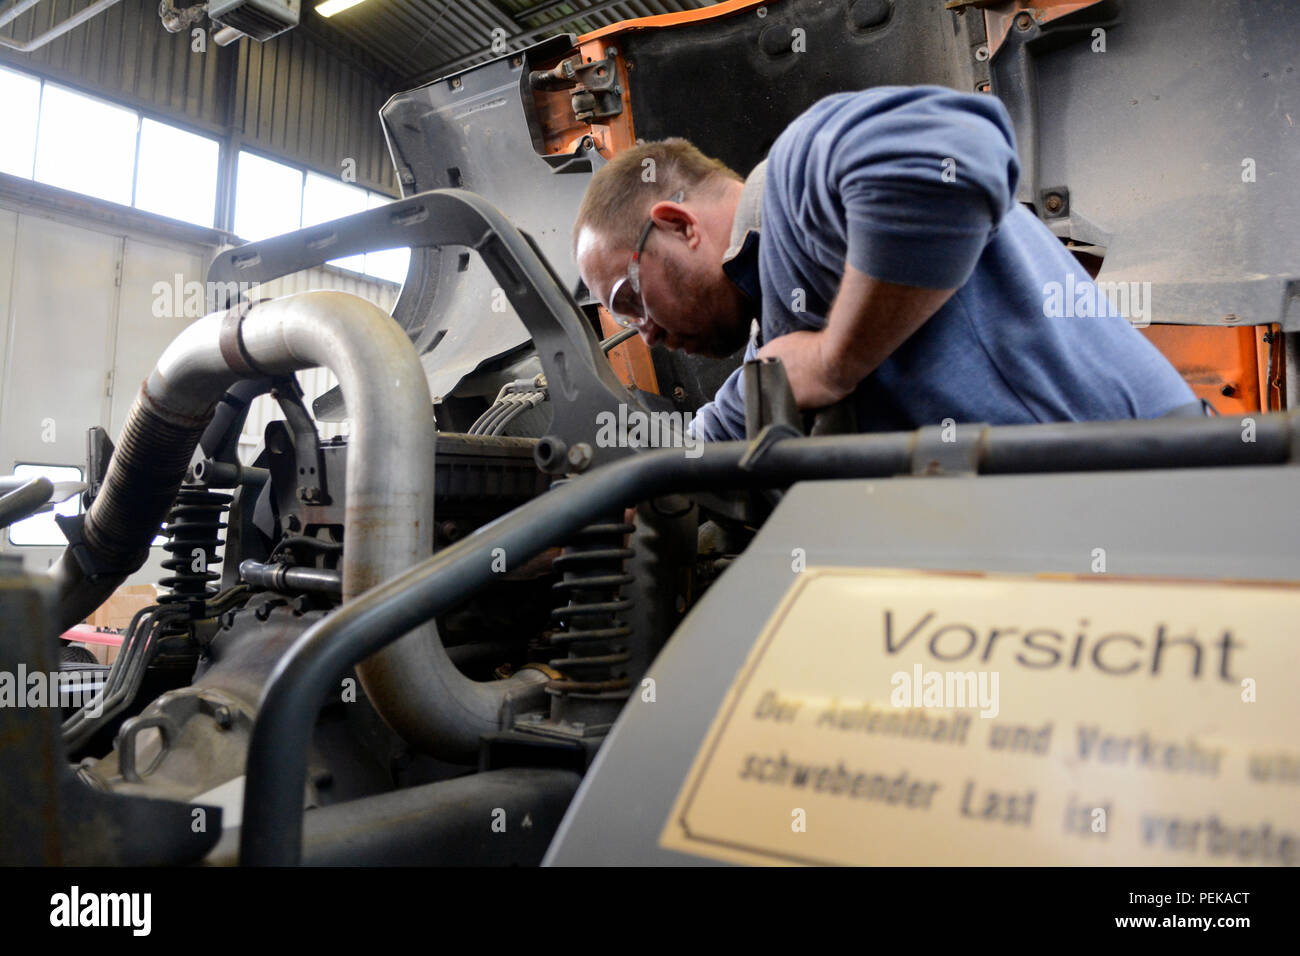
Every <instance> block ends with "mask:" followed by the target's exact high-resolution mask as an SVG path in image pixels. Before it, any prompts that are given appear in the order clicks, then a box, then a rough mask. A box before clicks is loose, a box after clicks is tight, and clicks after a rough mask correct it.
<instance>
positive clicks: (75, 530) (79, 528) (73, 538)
mask: <svg viewBox="0 0 1300 956" xmlns="http://www.w3.org/2000/svg"><path fill="white" fill-rule="evenodd" d="M85 522H86V516H85V515H84V514H79V515H61V514H56V515H55V516H54V523H55V524H57V525H58V526H59V530H60V531H62V532H63V536H64V537H65V538H67V539H68V551H70V552H71V553H72V556H73V557H74V558H75V559H76V561H77V564H78V565H79V566H80V568H81V573H82V574H84V575H85V576H86V577H87V578H89V579H90V580H92V581H94V580H97V579H98V578H99V577H100V576H101V575H107V576H108V577H115V576H117V577H126V576H127V575H128V574H132V573H133V572H135V571H137V570H139V569H140V568H141V567H143V566H144V563H145V562H146V561H148V560H149V549H148V548H145V549H144V550H143V551H140V552H139V553H138V554H136V555H135V556H134V557H133V558H131V560H130V561H128V562H127V563H126V564H124V565H121V566H119V565H116V564H112V565H110V564H105V563H104V562H103V561H102V560H101V559H99V558H98V557H96V555H95V553H94V552H93V551H91V550H90V548H89V547H88V546H87V545H86V538H85Z"/></svg>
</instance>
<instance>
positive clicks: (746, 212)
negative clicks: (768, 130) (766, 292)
mask: <svg viewBox="0 0 1300 956" xmlns="http://www.w3.org/2000/svg"><path fill="white" fill-rule="evenodd" d="M766 174H767V160H763V161H762V162H761V163H759V164H758V165H757V166H755V167H754V171H753V172H751V173H750V174H749V177H748V178H747V179H746V180H745V185H744V187H743V188H742V189H741V191H740V201H739V202H738V203H737V204H736V216H735V218H734V219H733V220H732V222H731V244H730V245H729V246H728V247H727V251H726V252H724V253H723V255H722V271H723V272H724V273H725V274H726V276H727V278H728V279H730V280H731V281H732V282H733V283H735V285H736V287H737V288H739V289H740V291H741V292H743V293H744V294H745V296H746V298H748V299H749V301H750V303H751V304H752V306H753V308H754V311H755V312H756V313H758V312H761V309H762V301H763V288H762V284H761V282H760V280H759V272H758V243H759V238H760V236H761V231H760V226H761V225H762V223H761V219H762V211H763V183H764V182H765V180H766Z"/></svg>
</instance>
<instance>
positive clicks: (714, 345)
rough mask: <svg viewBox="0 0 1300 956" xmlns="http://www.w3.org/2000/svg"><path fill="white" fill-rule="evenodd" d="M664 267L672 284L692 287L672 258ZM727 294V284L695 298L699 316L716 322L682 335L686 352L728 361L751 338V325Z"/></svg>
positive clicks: (715, 287) (681, 287) (680, 286)
mask: <svg viewBox="0 0 1300 956" xmlns="http://www.w3.org/2000/svg"><path fill="white" fill-rule="evenodd" d="M664 265H665V272H666V274H667V278H668V280H669V281H670V282H671V283H672V284H673V285H675V286H676V287H677V288H679V289H689V288H691V285H690V279H689V278H688V276H687V275H686V271H685V270H684V269H682V268H680V267H679V265H678V264H677V262H676V261H674V260H672V259H669V260H667V261H666V262H665V263H664ZM727 291H728V290H727V287H726V286H725V285H723V286H714V287H713V288H711V289H709V290H708V291H707V292H706V293H705V294H703V295H693V296H692V298H694V299H695V300H696V302H695V306H694V307H695V309H696V311H697V312H698V313H699V314H700V315H708V316H713V317H714V321H713V322H712V323H711V324H710V325H709V327H708V328H706V329H701V330H699V331H698V332H696V333H695V334H693V335H686V336H680V338H681V339H682V344H681V347H682V348H684V349H685V348H686V347H687V346H688V345H689V349H687V351H689V352H691V353H692V354H695V355H703V356H705V357H706V358H718V359H720V358H727V357H728V356H730V355H731V354H732V353H733V352H735V351H736V350H737V349H739V348H740V347H741V346H743V345H744V344H745V342H746V340H747V339H748V337H749V322H748V321H746V317H745V316H744V314H743V313H738V312H737V311H736V303H735V301H734V300H733V299H732V298H731V297H729V296H728V294H727ZM692 292H694V290H693V289H692ZM733 316H738V320H737V321H735V322H733V321H732V317H733Z"/></svg>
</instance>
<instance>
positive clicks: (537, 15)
mask: <svg viewBox="0 0 1300 956" xmlns="http://www.w3.org/2000/svg"><path fill="white" fill-rule="evenodd" d="M711 5H712V0H364V2H362V3H358V4H357V5H356V6H353V7H350V8H348V9H346V10H342V11H340V12H339V13H336V14H334V15H333V16H331V17H330V18H329V19H328V20H326V19H323V18H321V17H319V16H317V15H316V14H315V13H314V12H312V13H307V14H306V15H305V17H306V18H310V19H311V20H313V21H314V22H313V23H312V26H313V27H314V28H316V30H324V31H327V32H332V33H335V34H336V35H338V36H341V37H346V38H347V39H348V40H351V41H352V42H354V43H357V44H359V45H360V46H362V47H363V48H364V49H365V50H366V51H367V52H369V53H370V54H372V55H373V56H375V57H377V58H378V59H379V60H381V61H382V62H383V63H385V64H386V65H387V66H389V67H390V68H391V69H392V71H393V72H394V73H395V74H397V75H398V76H400V77H402V80H403V82H404V84H405V85H408V86H409V85H410V84H412V83H414V82H420V81H424V80H429V79H433V78H436V77H438V76H443V75H446V74H448V73H452V72H455V71H457V70H460V69H463V68H464V67H467V66H470V65H472V64H474V63H480V62H483V61H485V60H489V59H492V58H493V57H494V56H498V55H500V54H499V52H493V41H494V39H497V38H501V37H502V34H501V33H494V31H501V30H503V31H505V32H504V42H505V44H506V45H507V46H508V48H509V49H511V50H514V49H518V48H519V47H521V46H527V45H530V44H532V43H536V42H537V41H539V40H542V39H544V38H546V37H548V36H553V35H555V34H557V33H578V34H581V33H586V32H588V31H590V30H596V29H598V28H600V27H602V26H607V25H608V24H611V23H618V22H619V21H621V20H630V19H633V18H635V17H647V16H656V15H659V14H664V13H676V12H680V11H683V10H694V9H698V8H700V7H707V6H711ZM307 6H308V9H310V8H311V7H312V6H314V4H308V5H307ZM497 46H498V51H499V50H500V43H499V42H498V45H497Z"/></svg>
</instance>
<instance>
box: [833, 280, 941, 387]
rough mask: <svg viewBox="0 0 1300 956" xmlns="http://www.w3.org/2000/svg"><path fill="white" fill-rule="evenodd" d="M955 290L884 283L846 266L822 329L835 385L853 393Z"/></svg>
mask: <svg viewBox="0 0 1300 956" xmlns="http://www.w3.org/2000/svg"><path fill="white" fill-rule="evenodd" d="M954 291H955V290H954V289H921V288H917V287H916V286H907V285H897V284H895V283H893V282H882V281H880V280H879V279H873V278H872V277H871V276H868V275H864V274H863V273H861V272H859V271H858V270H857V269H854V268H853V267H852V266H846V267H845V270H844V279H843V280H842V281H841V283H840V289H839V292H838V293H837V294H836V296H835V301H834V302H833V303H832V304H831V309H830V314H829V315H828V316H827V317H826V327H825V328H824V329H822V332H821V343H820V345H821V352H822V363H823V365H824V367H825V370H826V376H827V382H828V385H829V387H830V388H831V389H832V390H833V391H835V392H838V393H841V395H848V394H849V393H850V392H852V391H853V390H854V389H855V388H857V386H858V383H859V382H861V381H862V380H863V379H864V378H866V377H867V376H868V375H870V374H871V373H872V372H874V371H875V370H876V368H877V367H878V366H879V365H880V363H881V362H883V361H884V360H885V359H887V358H889V356H890V355H892V354H893V352H894V350H895V349H897V348H898V347H899V346H900V345H902V344H903V343H904V342H906V341H907V339H908V338H909V337H911V335H912V334H913V333H914V332H916V330H917V329H919V328H920V327H921V326H922V325H923V324H925V321H926V320H927V319H929V318H930V316H932V315H934V313H936V312H938V311H939V309H940V308H942V307H943V304H944V303H945V302H947V301H948V299H949V298H951V297H952V294H953V292H954Z"/></svg>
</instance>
